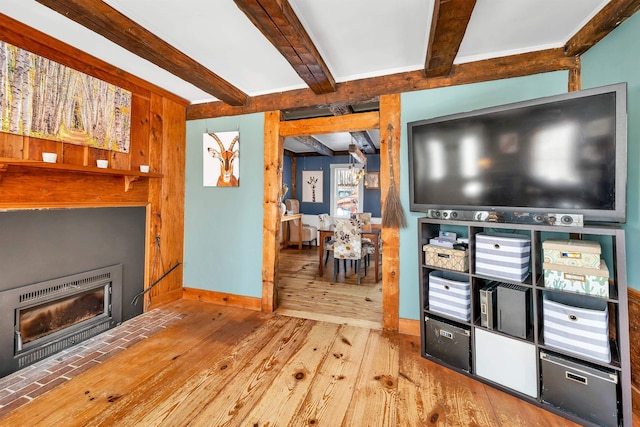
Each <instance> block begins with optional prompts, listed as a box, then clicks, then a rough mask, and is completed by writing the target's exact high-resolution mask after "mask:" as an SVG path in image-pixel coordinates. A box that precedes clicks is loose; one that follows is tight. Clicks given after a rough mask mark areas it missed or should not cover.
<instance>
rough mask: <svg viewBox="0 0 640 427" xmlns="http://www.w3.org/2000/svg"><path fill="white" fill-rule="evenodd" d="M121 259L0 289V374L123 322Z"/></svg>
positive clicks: (2, 374) (33, 361)
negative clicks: (50, 278)
mask: <svg viewBox="0 0 640 427" xmlns="http://www.w3.org/2000/svg"><path fill="white" fill-rule="evenodd" d="M122 270H123V268H122V264H118V265H113V266H109V267H103V268H99V269H95V270H90V271H85V272H82V273H77V274H73V275H70V276H65V277H61V278H56V279H52V280H47V281H44V282H40V283H36V284H32V285H27V286H22V287H19V288H15V289H10V290H7V291H2V292H0V313H13V316H4V318H2V319H0V376H4V375H7V374H9V373H11V372H14V371H16V370H18V369H22V368H24V367H26V366H28V365H30V364H32V363H35V362H37V361H38V360H41V359H44V358H46V357H48V356H50V355H52V354H55V353H57V352H59V351H60V350H63V349H65V348H67V347H71V346H73V345H75V344H77V343H79V342H81V341H83V340H86V339H88V338H91V337H93V336H95V335H97V334H99V333H101V332H104V331H106V330H107V329H110V328H112V327H114V326H115V325H117V324H119V323H120V322H122Z"/></svg>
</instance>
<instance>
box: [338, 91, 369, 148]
mask: <svg viewBox="0 0 640 427" xmlns="http://www.w3.org/2000/svg"><path fill="white" fill-rule="evenodd" d="M329 111H331V112H332V113H333V115H334V116H344V115H347V114H353V107H351V105H348V104H343V103H338V104H333V105H330V106H329ZM351 138H353V140H355V142H356V143H357V144H358V147H359V148H360V149H361V150H363V151H364V152H366V153H368V154H374V153H375V152H376V146H375V145H373V141H372V140H371V137H370V136H369V134H368V133H367V132H365V131H357V132H351Z"/></svg>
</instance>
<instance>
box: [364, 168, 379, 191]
mask: <svg viewBox="0 0 640 427" xmlns="http://www.w3.org/2000/svg"><path fill="white" fill-rule="evenodd" d="M364 186H365V187H366V188H367V190H379V189H380V172H367V175H366V177H365V181H364Z"/></svg>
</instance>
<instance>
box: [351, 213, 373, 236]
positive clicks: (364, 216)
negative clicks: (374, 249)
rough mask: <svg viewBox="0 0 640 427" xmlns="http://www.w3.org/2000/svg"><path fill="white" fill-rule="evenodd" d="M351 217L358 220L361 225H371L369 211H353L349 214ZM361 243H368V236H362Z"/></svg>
mask: <svg viewBox="0 0 640 427" xmlns="http://www.w3.org/2000/svg"><path fill="white" fill-rule="evenodd" d="M351 218H353V219H356V220H358V222H360V224H361V225H363V226H365V225H371V212H355V213H352V214H351ZM362 241H363V243H367V244H370V243H371V239H369V238H368V237H363V238H362Z"/></svg>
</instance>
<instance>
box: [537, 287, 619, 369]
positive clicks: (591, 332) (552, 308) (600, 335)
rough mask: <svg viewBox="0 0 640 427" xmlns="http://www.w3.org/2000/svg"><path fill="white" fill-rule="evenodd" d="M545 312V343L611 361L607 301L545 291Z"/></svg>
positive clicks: (596, 358)
mask: <svg viewBox="0 0 640 427" xmlns="http://www.w3.org/2000/svg"><path fill="white" fill-rule="evenodd" d="M542 311H543V324H544V343H545V345H547V346H549V347H554V348H557V349H561V350H565V351H568V352H571V353H574V354H576V355H580V356H585V357H590V358H592V359H595V360H600V361H604V362H610V361H611V349H610V347H609V307H608V305H607V301H604V300H599V299H596V298H588V297H583V296H579V295H572V294H563V293H559V292H554V293H551V292H545V293H544V297H543V301H542Z"/></svg>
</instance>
